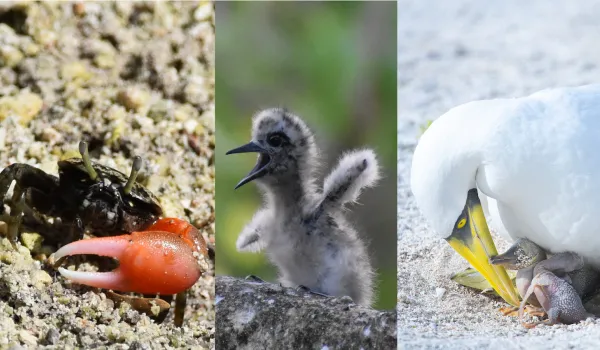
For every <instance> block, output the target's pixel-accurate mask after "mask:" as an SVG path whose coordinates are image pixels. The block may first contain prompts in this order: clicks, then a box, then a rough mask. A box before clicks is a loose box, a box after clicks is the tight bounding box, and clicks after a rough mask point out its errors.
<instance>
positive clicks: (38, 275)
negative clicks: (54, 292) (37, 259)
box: [30, 270, 52, 290]
mask: <svg viewBox="0 0 600 350" xmlns="http://www.w3.org/2000/svg"><path fill="white" fill-rule="evenodd" d="M30 275H31V284H32V285H33V286H34V287H35V288H37V289H39V290H44V289H45V288H46V286H49V285H50V284H52V277H51V276H50V275H49V274H48V273H47V272H46V271H44V270H35V271H32V272H31V274H30Z"/></svg>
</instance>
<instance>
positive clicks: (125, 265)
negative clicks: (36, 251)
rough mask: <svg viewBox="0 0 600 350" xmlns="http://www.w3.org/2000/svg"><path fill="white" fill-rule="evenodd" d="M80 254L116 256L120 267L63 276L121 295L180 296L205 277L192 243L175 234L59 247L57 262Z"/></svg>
mask: <svg viewBox="0 0 600 350" xmlns="http://www.w3.org/2000/svg"><path fill="white" fill-rule="evenodd" d="M162 220H164V219H162ZM162 220H161V221H162ZM179 221H181V220H179ZM190 226H191V225H190ZM200 239H202V236H200ZM77 254H95V255H101V256H109V257H113V258H116V259H117V260H119V267H118V268H116V269H115V270H113V271H111V272H81V271H71V270H67V269H64V268H59V269H58V271H59V272H60V273H61V274H62V275H63V276H64V277H66V278H68V279H70V280H72V281H73V282H76V283H81V284H85V285H88V286H92V287H97V288H104V289H112V290H117V291H121V292H136V293H143V294H157V293H158V294H177V293H179V292H182V291H184V290H186V289H189V288H190V287H191V286H193V285H194V283H196V281H197V280H198V279H199V278H200V275H201V274H202V270H201V268H200V266H199V265H198V262H197V259H196V257H195V256H194V249H192V246H190V243H189V240H188V239H182V238H181V237H179V236H178V235H177V234H174V233H173V232H165V231H142V232H133V233H132V234H130V235H122V236H115V237H101V238H92V239H86V240H81V241H76V242H73V243H70V244H68V245H66V246H64V247H62V248H60V249H59V250H58V251H57V252H56V253H55V259H56V261H61V259H62V258H64V257H66V256H70V255H77Z"/></svg>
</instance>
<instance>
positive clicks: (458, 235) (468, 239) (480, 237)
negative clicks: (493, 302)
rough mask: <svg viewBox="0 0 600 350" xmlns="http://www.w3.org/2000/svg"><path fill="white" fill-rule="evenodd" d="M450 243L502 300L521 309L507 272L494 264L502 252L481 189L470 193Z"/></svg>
mask: <svg viewBox="0 0 600 350" xmlns="http://www.w3.org/2000/svg"><path fill="white" fill-rule="evenodd" d="M446 240H447V241H448V243H449V244H450V246H452V248H454V250H456V251H457V252H458V253H459V254H460V255H461V256H462V257H463V258H465V259H466V260H467V261H468V262H469V263H470V264H471V265H472V266H473V267H474V268H475V269H476V270H477V271H479V273H481V274H482V275H483V277H485V279H486V280H488V281H489V282H490V284H491V285H492V287H493V288H494V290H495V291H496V292H497V293H498V295H500V296H501V297H502V299H504V300H505V301H506V302H507V303H509V304H511V305H513V306H519V296H518V293H517V290H516V288H515V286H514V284H513V283H512V281H511V279H510V278H509V276H508V274H507V272H506V270H505V269H504V267H502V266H498V265H492V264H491V262H490V258H491V257H493V256H496V255H498V252H497V251H496V246H495V245H494V241H493V240H492V236H491V234H490V231H489V229H488V226H487V223H486V221H485V216H484V214H483V208H482V207H481V202H480V201H479V196H478V195H477V189H471V190H470V191H469V194H468V196H467V203H466V204H465V208H464V210H463V213H462V214H461V218H460V219H459V220H458V221H457V224H456V225H455V227H454V230H453V232H452V235H451V236H450V237H448V238H447V239H446Z"/></svg>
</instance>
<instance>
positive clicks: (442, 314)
mask: <svg viewBox="0 0 600 350" xmlns="http://www.w3.org/2000/svg"><path fill="white" fill-rule="evenodd" d="M599 18H600V2H598V1H549V0H534V1H519V0H507V1H476V0H448V1H436V0H400V1H399V3H398V28H399V29H398V42H399V44H398V128H399V129H398V234H399V236H398V336H399V347H400V348H401V349H421V348H427V349H432V348H434V349H435V348H440V349H441V348H444V349H470V348H473V349H474V348H479V349H481V348H491V347H494V348H502V349H503V350H506V349H520V348H527V349H567V348H574V349H587V348H590V349H592V348H594V349H595V348H598V346H599V344H600V320H592V319H588V320H587V321H585V322H583V323H580V324H577V325H570V326H566V325H557V326H551V327H548V326H539V327H537V328H535V329H532V330H526V329H524V328H523V327H522V326H521V325H520V324H519V323H518V322H517V320H516V319H514V318H510V317H505V316H502V314H500V312H499V311H498V309H499V308H500V307H501V306H505V304H504V303H503V302H501V301H499V300H498V299H491V298H489V297H487V296H483V295H479V294H477V293H475V292H473V291H471V290H468V289H467V288H464V287H461V286H458V285H456V284H455V283H454V282H452V281H451V280H450V276H451V275H452V273H454V272H457V271H460V270H462V269H464V268H466V267H467V266H468V264H467V263H466V262H465V261H464V260H463V259H462V258H461V257H459V256H458V254H456V253H455V252H454V251H453V250H452V249H451V248H450V246H449V245H448V244H447V243H446V242H445V241H444V240H442V239H438V238H436V237H435V236H434V235H433V233H432V232H431V230H430V229H429V228H428V226H427V224H426V223H425V221H424V219H423V217H421V215H420V214H419V211H418V209H417V207H416V205H415V202H414V199H413V197H412V195H411V193H410V185H409V184H410V164H411V160H412V152H413V151H414V148H415V145H416V143H417V138H418V136H419V134H420V127H421V126H423V125H425V124H426V123H427V121H428V120H433V119H435V118H437V117H439V116H440V115H442V114H443V113H444V112H446V111H447V110H448V109H450V108H452V107H454V106H456V105H459V104H462V103H465V102H469V101H472V100H477V99H488V98H495V97H519V96H524V95H528V94H530V93H533V92H535V91H538V90H541V89H544V88H549V87H559V86H573V85H583V84H588V83H600V36H599V34H600V20H599ZM482 117H485V116H482ZM497 244H498V245H499V250H503V249H505V248H506V247H507V243H506V242H500V241H499V240H497Z"/></svg>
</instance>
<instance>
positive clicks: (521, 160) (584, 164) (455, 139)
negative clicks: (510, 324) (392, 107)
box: [411, 85, 600, 305]
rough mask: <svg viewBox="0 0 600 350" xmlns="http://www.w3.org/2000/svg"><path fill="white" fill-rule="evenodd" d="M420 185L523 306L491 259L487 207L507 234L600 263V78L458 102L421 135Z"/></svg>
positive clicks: (433, 212) (453, 238)
mask: <svg viewBox="0 0 600 350" xmlns="http://www.w3.org/2000/svg"><path fill="white" fill-rule="evenodd" d="M411 188H412V192H413V194H414V196H415V199H416V201H417V204H418V206H419V208H420V210H421V212H422V214H423V215H424V216H425V218H426V219H427V220H428V221H429V223H430V224H431V226H432V227H433V229H434V230H435V232H436V233H437V235H439V237H442V238H445V239H446V240H447V241H448V242H449V243H450V245H451V246H452V247H453V248H454V249H455V250H457V251H458V252H459V253H460V254H461V255H462V256H463V257H465V258H466V259H467V260H468V261H469V262H470V263H471V265H473V266H474V267H475V268H476V269H477V270H479V272H480V273H482V275H484V276H485V277H486V279H488V281H490V283H491V284H492V285H493V286H494V288H495V289H496V290H497V291H498V293H499V294H500V295H501V296H502V297H503V298H504V299H505V300H506V301H507V302H509V303H511V304H513V305H517V304H516V303H518V299H516V298H517V296H516V292H515V291H514V288H513V287H512V284H511V283H510V281H509V280H508V277H507V276H506V272H505V271H504V270H503V269H499V267H498V266H492V265H490V263H489V261H488V260H489V258H490V257H491V256H493V255H496V254H497V252H496V250H495V248H494V246H493V241H492V239H491V236H490V234H489V231H488V229H487V225H486V221H485V217H484V211H483V209H486V207H487V217H488V220H489V223H490V226H492V228H494V229H496V230H497V231H498V232H499V233H501V234H503V235H506V236H508V237H510V238H512V239H513V240H514V239H517V238H528V239H529V240H531V241H533V242H534V243H536V244H537V245H539V246H541V247H542V248H544V249H545V250H546V251H549V252H552V253H559V252H566V251H570V252H574V253H577V254H579V255H580V256H582V257H583V258H584V259H585V260H586V261H587V262H588V263H590V264H591V265H592V266H595V267H600V85H587V86H581V87H573V88H560V89H548V90H543V91H540V92H537V93H535V94H532V95H530V96H527V97H523V98H514V99H496V100H485V101H475V102H470V103H467V104H464V105H461V106H458V107H456V108H453V109H451V110H450V111H448V112H447V113H446V114H444V115H442V116H441V117H440V118H438V119H437V120H436V121H435V122H434V123H433V124H432V125H431V126H430V127H429V128H428V130H427V131H426V132H425V133H424V134H423V136H422V137H421V139H420V141H419V144H418V146H417V148H416V150H415V153H414V157H413V164H412V171H411ZM477 194H479V196H478V195H477ZM478 197H479V198H478ZM479 199H481V202H482V203H483V208H482V206H481V205H479V203H480V202H479Z"/></svg>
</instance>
